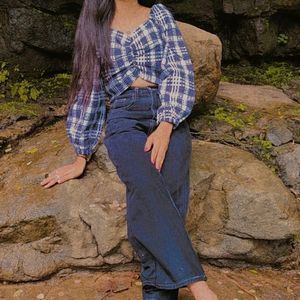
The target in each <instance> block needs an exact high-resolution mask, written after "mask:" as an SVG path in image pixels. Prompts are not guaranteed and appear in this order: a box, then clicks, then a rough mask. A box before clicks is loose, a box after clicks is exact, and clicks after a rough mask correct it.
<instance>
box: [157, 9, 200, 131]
mask: <svg viewBox="0 0 300 300" xmlns="http://www.w3.org/2000/svg"><path fill="white" fill-rule="evenodd" d="M158 5H159V6H160V8H161V12H162V13H161V23H162V28H163V37H164V40H165V51H164V55H163V59H162V73H163V74H165V75H164V76H163V77H162V80H161V84H160V85H159V96H160V99H161V103H162V104H161V106H160V107H159V108H158V110H157V121H156V122H157V124H158V123H160V122H161V121H168V122H171V123H173V124H174V125H173V129H176V127H177V126H178V125H179V123H180V122H182V121H183V120H184V119H185V118H186V117H187V116H188V115H189V114H190V113H191V111H192V107H193V105H194V102H195V96H196V91H195V78H194V77H195V74H194V68H193V64H192V61H191V57H190V55H189V52H188V49H187V45H186V43H185V41H184V40H183V36H182V34H181V32H180V30H179V28H178V26H177V24H176V21H175V19H174V17H173V15H172V13H171V12H170V10H169V9H167V7H166V6H165V5H164V4H161V3H160V4H158Z"/></svg>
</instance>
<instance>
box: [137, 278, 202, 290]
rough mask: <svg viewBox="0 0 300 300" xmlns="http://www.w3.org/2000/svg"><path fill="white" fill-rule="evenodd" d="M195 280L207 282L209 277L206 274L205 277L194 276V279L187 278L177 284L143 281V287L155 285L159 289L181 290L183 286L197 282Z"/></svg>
mask: <svg viewBox="0 0 300 300" xmlns="http://www.w3.org/2000/svg"><path fill="white" fill-rule="evenodd" d="M195 279H200V280H207V276H206V275H205V274H203V275H196V276H192V277H189V278H186V279H183V280H181V281H179V282H175V283H158V282H156V281H155V282H154V283H153V282H151V281H147V280H145V281H143V282H142V284H143V285H146V284H147V285H153V286H155V287H158V288H171V289H176V288H180V287H182V286H183V285H187V284H189V283H192V282H194V281H196V280H195Z"/></svg>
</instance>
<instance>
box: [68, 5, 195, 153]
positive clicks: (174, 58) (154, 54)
mask: <svg viewBox="0 0 300 300" xmlns="http://www.w3.org/2000/svg"><path fill="white" fill-rule="evenodd" d="M111 55H112V61H113V65H112V67H111V69H110V73H109V76H110V77H109V81H108V82H109V83H108V84H107V85H106V86H104V85H103V83H102V82H103V81H102V80H98V79H97V80H95V81H94V84H93V86H94V87H93V90H92V93H91V96H90V101H89V104H88V106H87V108H86V111H85V112H83V108H82V105H81V101H80V100H81V99H82V96H81V93H78V94H77V97H76V98H77V99H76V101H75V103H74V104H73V105H72V106H71V107H70V109H69V111H68V115H67V121H66V129H67V135H68V137H69V139H70V141H71V143H72V145H73V147H74V149H75V152H76V153H77V154H85V155H90V154H92V153H93V152H94V149H95V147H96V145H97V143H98V140H99V138H100V133H101V130H102V128H103V125H104V123H105V121H106V105H105V99H106V98H107V97H108V98H110V99H112V98H113V97H115V96H117V95H119V94H121V93H122V92H123V91H125V90H126V89H127V88H128V87H129V86H130V85H131V83H132V82H133V81H134V80H135V79H136V78H137V77H139V76H140V77H142V78H143V79H145V80H149V81H152V82H154V83H157V84H158V90H159V97H160V99H161V103H162V104H161V106H160V107H159V108H158V109H157V121H156V122H157V124H159V123H160V122H161V121H168V122H171V123H173V129H175V128H176V127H177V126H178V125H179V123H180V122H181V121H183V120H184V119H185V118H186V117H187V116H188V115H189V114H190V112H191V110H192V107H193V104H194V101H195V94H196V91H195V80H194V69H193V65H192V61H191V57H190V55H189V53H188V50H187V46H186V43H185V41H184V40H183V37H182V34H181V32H180V30H179V28H178V26H177V24H176V22H175V19H174V17H173V15H172V13H171V12H170V10H169V9H168V8H167V7H166V6H165V5H164V4H162V3H156V4H154V5H152V7H151V9H150V15H149V18H148V19H147V20H146V21H145V22H144V23H142V24H141V25H140V26H138V27H137V28H136V29H135V30H134V31H133V32H132V33H130V34H126V33H124V32H122V31H119V30H115V29H111ZM96 87H100V89H96ZM96 90H97V91H96Z"/></svg>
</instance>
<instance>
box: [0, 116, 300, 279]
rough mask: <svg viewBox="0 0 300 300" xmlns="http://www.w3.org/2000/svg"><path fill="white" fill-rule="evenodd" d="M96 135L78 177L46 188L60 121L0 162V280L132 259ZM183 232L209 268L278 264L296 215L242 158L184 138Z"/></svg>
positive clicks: (285, 197) (55, 162) (274, 181)
mask: <svg viewBox="0 0 300 300" xmlns="http://www.w3.org/2000/svg"><path fill="white" fill-rule="evenodd" d="M102 138H103V135H102V137H101V139H100V143H99V148H98V150H97V152H96V153H95V156H94V159H93V160H92V161H91V162H90V163H89V164H88V166H87V169H86V171H85V174H84V176H82V177H81V178H77V179H74V180H70V181H68V182H65V183H64V184H61V185H56V186H53V187H52V188H50V189H44V188H43V187H41V186H40V181H41V180H42V179H43V177H44V174H45V173H47V172H50V171H52V170H53V169H55V168H57V167H59V166H62V165H64V164H67V163H71V162H72V161H73V158H74V157H73V156H74V153H73V151H72V149H71V146H70V145H69V143H68V139H67V137H66V134H65V129H64V126H63V123H62V122H59V123H57V124H55V125H54V126H52V127H49V128H48V129H47V130H45V131H44V132H43V133H39V134H36V135H35V136H34V137H32V138H30V139H26V140H22V141H21V143H20V147H19V148H18V149H17V150H15V151H14V153H9V154H7V155H5V156H3V157H2V158H1V159H0V170H1V173H0V182H1V189H0V199H1V201H0V241H1V243H0V278H1V280H11V281H15V282H17V281H30V280H37V279H41V278H43V277H45V276H47V275H50V274H53V273H55V272H57V271H58V270H61V269H65V268H75V267H82V268H96V267H99V268H106V267H113V266H123V265H126V264H129V263H131V262H133V261H138V258H137V256H136V255H135V253H134V251H133V249H132V247H131V245H130V243H129V242H128V240H127V237H126V201H125V193H126V188H125V186H124V185H123V183H121V182H120V180H119V178H118V175H117V173H116V171H115V168H114V166H113V164H112V162H111V161H110V160H109V158H108V156H107V152H106V148H105V146H104V145H103V144H102ZM66 145H68V146H66ZM187 230H188V231H189V232H190V236H191V239H192V241H193V244H194V246H195V249H196V250H197V252H198V253H199V254H200V256H201V257H202V258H203V259H207V260H211V262H212V263H215V264H222V265H228V266H233V265H236V264H245V263H251V264H271V265H273V264H276V265H278V264H284V262H285V261H286V260H287V259H288V257H290V255H292V253H293V247H292V245H291V243H290V241H291V239H292V238H293V236H294V234H296V233H298V232H299V230H300V223H299V212H298V211H297V203H296V199H295V197H294V196H293V194H292V193H290V191H289V190H288V189H287V188H286V187H285V186H284V185H283V183H282V182H281V181H280V179H278V177H276V176H275V175H274V174H273V173H272V172H271V171H270V170H269V169H268V168H267V167H266V166H265V165H264V164H263V163H262V162H260V161H258V160H257V159H256V158H255V157H254V156H253V155H252V154H250V153H248V152H245V151H243V150H238V149H235V148H233V147H229V146H224V145H221V144H217V143H211V142H201V141H197V140H193V157H192V165H191V202H190V206H189V212H188V220H187Z"/></svg>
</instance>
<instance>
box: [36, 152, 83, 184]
mask: <svg viewBox="0 0 300 300" xmlns="http://www.w3.org/2000/svg"><path fill="white" fill-rule="evenodd" d="M85 166H86V159H85V158H83V157H80V156H77V157H76V160H75V162H74V163H72V164H68V165H65V166H62V167H60V168H57V169H55V170H53V171H52V172H51V173H49V174H48V177H47V178H45V179H44V180H43V181H41V183H40V184H41V185H42V186H44V188H49V187H51V186H53V185H55V184H56V183H63V182H65V181H67V180H70V179H73V178H76V177H79V176H80V175H81V174H82V173H83V171H84V169H85Z"/></svg>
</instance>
